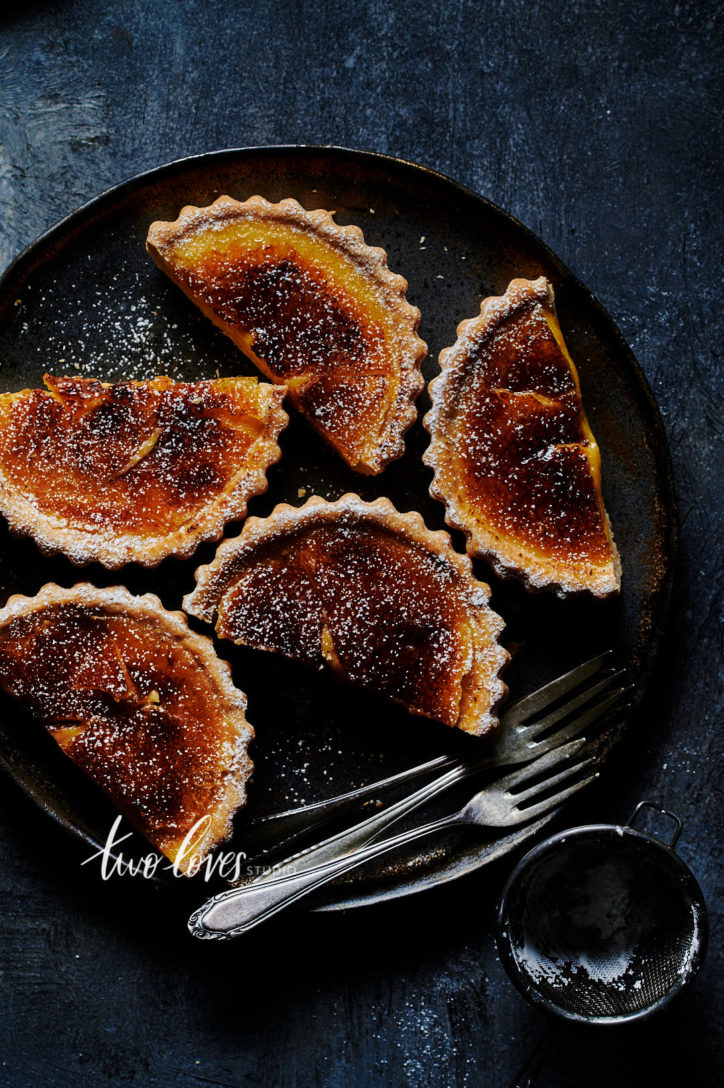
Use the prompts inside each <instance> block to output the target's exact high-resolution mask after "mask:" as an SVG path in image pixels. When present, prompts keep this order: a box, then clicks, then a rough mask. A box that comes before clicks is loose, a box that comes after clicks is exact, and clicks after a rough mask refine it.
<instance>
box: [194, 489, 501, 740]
mask: <svg viewBox="0 0 724 1088" xmlns="http://www.w3.org/2000/svg"><path fill="white" fill-rule="evenodd" d="M489 597H490V590H489V588H488V586H486V585H485V584H484V583H483V582H479V581H477V580H476V579H475V578H474V577H473V573H472V566H471V563H470V560H469V559H468V558H467V556H464V555H460V554H459V553H458V552H456V551H455V550H454V549H453V547H452V544H451V541H450V538H449V536H448V534H447V533H445V532H442V531H441V532H431V531H430V530H429V529H427V527H426V526H425V524H424V522H423V520H422V518H421V517H420V515H419V514H417V513H407V514H402V513H400V512H399V511H398V510H396V509H395V507H394V506H393V505H392V503H391V502H390V501H389V500H388V499H378V500H377V501H376V502H372V503H367V502H363V501H362V499H361V498H360V497H359V496H358V495H354V494H348V495H344V496H343V497H342V498H341V499H339V500H338V501H337V502H332V503H330V502H326V501H325V500H323V499H321V498H318V497H313V498H311V499H309V501H308V502H306V503H305V504H304V505H303V506H302V507H299V508H295V507H291V506H287V505H281V506H277V507H276V508H275V509H274V511H273V512H272V513H271V514H270V516H269V517H268V518H263V519H262V518H249V520H248V521H247V522H246V524H245V525H244V527H243V529H242V532H241V535H240V536H238V537H236V538H235V539H233V540H225V541H223V542H222V543H221V544H220V546H219V548H218V550H217V553H216V557H215V559H214V560H213V562H212V563H211V564H209V565H208V566H204V567H200V568H199V569H198V570H197V572H196V588H195V590H194V591H193V592H192V593H191V594H189V595H188V596H187V597H186V598H185V599H184V608H185V609H186V610H187V611H188V612H190V613H191V614H192V615H194V616H197V617H198V618H199V619H203V620H206V621H207V622H209V623H212V622H214V620H215V621H216V630H217V633H218V634H219V635H220V636H221V637H223V638H229V639H232V640H233V641H234V642H236V643H242V644H244V645H248V646H253V647H255V648H257V649H265V650H272V651H276V652H278V653H282V654H285V655H286V656H288V657H293V658H296V659H299V660H303V661H306V662H308V663H309V664H311V665H314V666H316V667H321V666H326V667H328V668H330V669H331V670H332V671H333V672H334V673H336V674H337V675H338V676H340V677H343V678H345V679H347V680H350V681H352V682H353V683H358V684H360V685H362V686H365V687H369V688H372V689H374V690H376V691H378V692H380V693H382V694H384V695H387V696H388V697H390V698H392V699H395V700H396V701H397V702H400V703H402V704H403V705H404V706H405V707H407V709H408V710H410V711H412V712H413V713H416V714H422V715H424V716H426V717H430V718H434V719H437V720H439V721H443V722H445V723H446V724H448V725H450V726H457V727H458V728H460V729H462V730H464V731H465V732H468V733H473V734H476V735H480V734H482V733H486V732H488V731H489V730H491V729H493V728H494V727H495V726H496V725H497V715H496V707H497V705H498V704H499V703H500V702H501V701H502V699H503V698H504V696H505V693H506V687H505V684H504V683H503V681H502V680H501V678H500V673H501V670H502V669H503V668H504V666H505V665H506V663H507V661H508V654H507V652H506V651H505V650H504V649H503V647H502V646H500V644H499V643H498V636H499V635H500V632H501V631H502V628H503V621H502V620H501V618H500V617H499V616H498V615H497V614H496V613H495V612H493V610H492V609H491V608H490V606H489V603H488V602H489Z"/></svg>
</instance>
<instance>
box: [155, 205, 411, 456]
mask: <svg viewBox="0 0 724 1088" xmlns="http://www.w3.org/2000/svg"><path fill="white" fill-rule="evenodd" d="M248 212H249V213H252V214H253V215H256V216H258V217H260V218H261V217H264V218H270V219H276V220H279V221H287V222H290V223H292V224H295V225H296V226H303V227H306V228H307V229H308V230H309V231H311V232H313V233H315V234H317V235H319V236H320V237H321V238H322V239H323V240H324V241H326V242H328V243H329V244H330V245H331V246H332V247H333V248H335V249H337V250H339V251H340V252H341V253H343V254H344V255H345V256H347V257H350V258H352V259H353V260H354V262H355V263H356V264H357V265H358V266H359V267H360V268H361V269H362V270H363V272H365V273H366V274H367V276H368V277H370V278H371V279H372V280H374V281H375V282H376V283H377V284H378V285H379V286H380V287H381V289H382V291H383V293H384V295H385V300H386V302H387V304H388V305H389V306H390V308H391V309H392V310H393V311H394V312H395V313H396V315H397V316H398V317H399V323H398V333H399V335H400V337H401V338H402V339H403V347H402V348H401V350H400V351H399V352H398V353H397V358H398V362H399V367H400V368H399V375H400V385H399V388H398V391H397V397H396V398H395V401H394V402H393V404H392V405H390V407H389V409H388V411H387V413H386V415H385V418H384V419H383V421H382V423H381V424H380V427H379V430H378V434H377V437H376V440H375V441H374V442H370V443H369V444H368V448H366V449H365V451H363V455H362V457H361V459H360V460H359V461H357V462H356V463H352V462H351V461H349V459H348V458H347V457H346V456H345V454H344V453H343V451H342V450H341V449H340V448H339V446H337V445H336V443H334V441H333V440H332V439H331V438H330V436H329V435H327V434H326V433H325V432H324V431H322V430H321V428H319V427H316V425H315V421H314V420H313V419H310V420H309V422H310V424H311V425H312V426H315V429H317V430H318V431H319V433H320V434H322V437H324V439H325V441H327V442H329V444H330V445H331V446H333V448H335V449H336V450H337V452H338V453H339V454H340V456H341V457H343V458H344V459H345V461H347V463H348V464H349V465H350V467H351V468H352V469H353V470H354V471H355V472H359V473H360V474H362V475H377V474H379V473H380V472H382V471H383V470H384V469H385V468H386V467H387V465H388V464H390V463H391V462H392V461H395V460H397V459H398V458H399V457H402V455H403V454H404V452H405V435H406V434H407V431H408V430H409V429H410V427H411V426H412V424H413V423H414V422H415V420H416V419H417V408H416V407H415V401H416V400H417V397H418V396H419V394H420V393H421V392H422V390H423V388H424V386H425V380H424V378H423V376H422V373H421V370H420V366H421V363H422V361H423V359H424V358H425V357H426V355H427V344H426V343H425V341H424V340H422V339H420V337H419V336H418V335H417V329H418V326H419V324H420V311H419V309H418V308H417V307H416V306H413V305H412V303H410V302H408V300H407V298H406V292H407V288H408V286H409V284H408V282H407V280H406V279H405V278H404V276H401V275H399V274H398V273H396V272H392V271H391V270H390V268H389V267H388V264H387V253H386V252H385V250H384V249H382V248H380V247H379V246H370V245H367V243H366V242H365V240H364V234H363V233H362V230H361V229H360V227H358V226H356V225H354V224H350V225H348V226H341V225H340V224H338V223H336V222H335V221H334V219H333V218H332V215H331V214H330V212H328V211H325V210H324V209H322V208H317V209H315V210H314V211H307V210H306V209H305V208H303V207H302V205H301V204H300V203H299V202H298V201H297V200H295V199H294V198H292V197H286V198H285V199H283V200H280V201H279V202H278V203H277V204H272V203H270V202H269V201H268V200H266V199H265V198H264V197H262V196H258V195H255V196H251V197H249V198H248V199H247V200H245V201H239V200H235V199H234V198H233V197H230V196H226V195H224V196H220V197H218V198H217V199H216V200H215V201H214V202H213V203H212V204H209V205H207V206H206V207H202V208H199V207H196V206H195V205H192V204H188V205H186V206H185V207H183V208H182V209H181V211H180V212H179V215H178V217H177V218H176V219H175V220H168V221H167V220H156V221H155V222H153V223H151V225H150V227H149V230H148V236H147V238H146V249H147V250H148V252H149V253H150V255H151V256H152V257H153V259H154V261H155V262H156V264H157V265H158V266H159V268H160V269H161V270H162V271H163V272H165V274H166V275H167V276H168V277H169V278H170V279H171V280H172V281H173V282H174V283H175V284H176V286H177V287H179V288H180V289H181V290H182V291H183V292H184V294H185V295H186V297H187V298H189V299H190V300H191V302H193V303H194V305H195V306H197V307H198V308H199V309H200V310H201V312H202V313H203V314H204V315H205V316H206V317H207V318H208V319H209V320H210V321H211V322H213V324H214V325H216V327H217V328H219V329H220V330H221V331H222V332H223V333H224V334H225V335H226V336H228V337H229V338H230V339H231V340H232V341H233V343H234V344H235V345H236V346H237V347H238V348H239V350H240V351H242V352H243V353H244V354H245V355H246V356H247V357H248V358H249V359H251V360H252V362H253V363H254V364H255V365H256V366H257V367H258V368H259V369H260V370H261V372H262V373H263V374H264V375H265V376H266V377H268V378H269V379H270V380H271V381H273V382H275V383H278V382H279V381H280V379H279V378H278V376H275V375H274V374H273V373H272V372H271V370H269V368H268V367H267V366H266V364H265V362H264V360H263V359H260V358H259V356H257V355H256V353H255V352H254V350H253V347H252V345H251V338H250V337H249V335H248V334H246V333H242V332H240V331H239V330H235V329H234V327H233V326H232V325H230V324H228V323H227V322H225V321H224V320H223V319H222V318H220V317H218V316H217V315H216V314H215V313H214V312H213V310H212V309H211V307H210V306H208V305H207V304H206V303H205V302H203V301H202V300H200V299H198V298H196V297H195V296H194V294H193V292H192V291H190V290H189V289H188V287H187V285H186V284H185V283H184V281H183V279H182V278H181V277H179V276H178V275H177V274H176V272H175V270H174V267H173V265H172V264H171V263H170V262H167V261H166V258H165V256H164V249H165V248H167V247H168V246H170V245H173V243H174V242H176V241H178V240H180V239H181V238H183V237H184V235H185V234H186V233H188V232H189V231H194V230H198V229H200V228H201V227H203V226H205V225H207V224H210V223H214V222H216V221H218V220H219V219H222V218H229V219H232V218H236V217H239V216H240V215H245V214H246V213H248ZM403 334H404V337H403ZM289 399H290V400H291V401H292V403H293V404H294V405H295V407H296V408H297V409H298V410H299V411H300V412H302V414H303V415H304V416H305V418H309V417H308V416H307V414H306V412H304V410H303V409H302V408H301V407H300V404H299V400H298V397H297V394H296V393H295V391H294V389H293V388H292V389H290V390H289ZM385 431H387V432H388V433H387V434H385V433H384V432H385Z"/></svg>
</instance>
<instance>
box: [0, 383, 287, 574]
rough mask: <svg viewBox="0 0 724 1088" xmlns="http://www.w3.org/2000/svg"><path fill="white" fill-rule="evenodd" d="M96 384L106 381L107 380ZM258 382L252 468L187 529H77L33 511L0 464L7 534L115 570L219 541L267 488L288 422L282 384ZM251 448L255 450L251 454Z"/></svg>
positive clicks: (0, 503) (0, 507)
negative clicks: (260, 403)
mask: <svg viewBox="0 0 724 1088" xmlns="http://www.w3.org/2000/svg"><path fill="white" fill-rule="evenodd" d="M155 380H157V379H149V380H148V382H131V383H127V384H133V385H144V384H149V383H150V382H151V381H155ZM210 380H213V379H210ZM101 384H102V385H104V386H108V385H109V384H111V383H108V382H102V383H101ZM259 385H260V387H261V388H264V389H265V390H267V391H268V392H267V395H268V396H269V404H268V410H267V413H266V415H265V418H264V423H265V427H264V429H263V431H261V432H260V433H259V435H258V436H257V437H256V438H255V439H254V442H253V444H252V446H251V448H250V455H249V461H250V463H251V464H254V465H255V466H256V467H255V468H254V469H253V471H251V472H250V471H249V470H248V468H243V469H240V470H239V472H238V473H237V474H236V475H235V476H234V478H233V480H232V482H231V483H230V484H229V485H227V487H226V488H225V489H224V491H223V492H222V493H221V494H218V495H215V496H214V499H213V500H212V501H211V502H210V503H207V504H206V506H204V507H202V508H201V510H200V511H199V512H198V514H197V515H195V516H194V522H195V523H196V524H195V527H194V529H193V530H191V531H189V529H188V527H187V526H181V528H179V529H176V530H175V531H174V532H172V533H157V534H155V535H148V536H145V535H143V534H141V533H138V532H135V533H134V532H122V531H121V532H114V533H113V534H111V533H104V532H102V531H101V533H99V531H98V529H97V528H93V529H81V528H77V527H74V526H72V525H69V524H68V522H67V520H66V519H64V518H60V517H56V516H53V515H52V514H48V513H45V512H44V511H40V510H38V509H37V507H36V506H35V505H34V504H33V502H32V501H31V500H30V499H28V498H26V497H25V495H23V494H22V493H21V492H20V491H19V490H18V489H17V488H16V487H15V486H14V485H12V484H8V483H7V482H6V481H5V479H4V474H3V472H2V468H0V514H2V516H3V517H4V518H5V520H6V521H7V523H8V528H9V529H10V532H11V533H12V534H13V536H16V537H31V538H32V539H33V540H34V541H35V543H36V544H37V546H38V549H39V551H40V552H41V553H42V554H43V555H57V554H59V553H60V554H62V555H64V556H65V557H66V558H67V559H69V560H70V562H71V563H73V565H74V566H77V567H83V566H86V565H87V564H88V563H94V562H98V563H101V564H102V566H104V567H106V569H108V570H113V571H115V570H119V569H120V568H121V567H124V566H126V565H127V564H129V563H138V564H139V566H142V567H157V566H158V565H159V563H161V562H162V561H163V560H164V559H166V558H168V557H169V556H173V557H174V558H177V559H187V558H189V556H191V555H193V553H194V552H195V551H196V549H197V548H198V546H199V545H200V544H202V543H204V542H205V541H217V540H220V539H221V537H222V536H223V535H224V530H225V527H226V524H227V522H230V521H239V520H241V519H242V518H243V517H244V516H245V515H246V511H247V508H248V504H249V501H250V500H251V499H252V498H254V497H255V496H257V495H262V494H264V492H265V491H266V490H267V489H268V487H269V481H268V479H267V472H268V470H269V469H270V468H271V467H272V465H275V464H276V463H277V462H278V461H279V460H280V459H281V455H282V452H281V449H280V447H279V443H278V441H277V439H278V438H279V435H280V434H281V432H282V431H283V430H284V428H285V427H286V425H287V423H288V422H289V416H288V415H287V413H286V412H285V411H284V409H283V407H282V401H283V400H284V396H285V394H286V387H285V386H282V385H271V384H270V383H267V382H260V383H259ZM19 392H21V393H22V392H27V390H20V391H19ZM31 392H35V390H31ZM8 395H9V396H15V395H18V394H8ZM251 450H254V451H255V452H254V455H253V457H252V456H251ZM242 485H243V486H242Z"/></svg>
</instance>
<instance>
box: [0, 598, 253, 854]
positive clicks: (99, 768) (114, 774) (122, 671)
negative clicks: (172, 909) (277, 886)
mask: <svg viewBox="0 0 724 1088" xmlns="http://www.w3.org/2000/svg"><path fill="white" fill-rule="evenodd" d="M0 684H1V685H2V687H3V688H4V689H5V690H6V691H8V692H9V693H10V694H11V695H13V696H15V697H16V698H17V699H19V700H20V701H21V702H22V704H23V705H24V707H26V708H27V709H28V710H29V711H30V713H31V714H33V715H34V716H35V717H37V718H38V719H40V721H41V722H42V723H43V724H44V725H45V727H46V728H47V729H48V731H49V732H50V733H51V735H52V736H53V737H54V738H55V740H56V741H57V742H58V744H59V745H60V747H61V748H62V749H63V751H64V752H65V753H66V755H68V756H70V758H71V759H72V760H73V761H74V762H75V763H77V764H78V766H79V767H81V768H82V769H83V770H84V771H85V772H86V773H87V774H88V775H90V777H91V778H92V779H93V780H94V781H95V782H97V783H98V784H99V785H100V786H101V787H102V788H103V789H104V790H105V791H106V792H107V793H108V794H109V795H110V796H111V798H112V799H113V801H114V802H115V803H116V804H117V805H118V806H119V808H120V809H121V810H122V811H123V812H124V813H125V814H126V815H127V816H128V818H129V819H130V820H131V821H132V822H133V823H134V824H135V825H136V826H137V827H138V828H139V829H140V830H141V831H142V832H143V833H144V834H145V835H146V836H147V837H148V838H149V839H150V841H151V842H152V843H153V844H154V845H155V846H156V847H157V848H158V849H159V850H160V851H161V852H162V853H163V854H165V855H166V856H167V857H169V858H170V859H171V860H173V859H174V858H175V857H176V856H177V852H178V849H179V846H180V845H181V842H182V840H183V838H184V836H185V835H186V834H187V832H189V831H190V830H191V828H192V827H193V826H194V824H196V822H197V821H199V820H201V819H202V818H203V817H206V816H208V817H210V818H211V820H210V825H209V827H208V828H207V830H206V833H205V835H203V836H202V838H201V839H200V841H199V843H198V844H196V845H195V846H194V850H195V851H196V852H197V853H198V854H200V855H202V854H205V853H206V852H208V850H209V849H210V848H211V847H213V846H214V845H215V843H216V842H218V841H219V840H220V839H222V838H224V837H226V835H227V834H228V832H229V830H230V820H231V816H232V815H233V813H234V811H235V810H236V809H237V808H239V806H241V805H242V804H243V803H244V800H245V783H246V780H247V779H248V777H249V775H250V774H251V770H252V765H251V762H250V761H249V758H248V756H247V747H248V744H249V741H250V740H251V738H252V736H253V730H252V729H251V726H250V725H249V724H248V722H247V721H246V717H245V714H244V710H245V707H246V698H245V696H244V694H243V693H242V692H241V691H239V690H238V689H237V688H235V687H234V685H233V684H232V682H231V676H230V672H229V667H228V665H226V664H225V663H224V662H222V661H220V660H219V659H218V658H217V657H216V655H215V653H214V651H213V647H212V645H211V643H210V642H209V640H208V639H205V638H202V637H200V636H198V635H195V634H192V633H191V632H190V631H189V629H188V626H187V625H186V622H185V620H184V618H183V616H182V615H181V613H178V612H167V611H166V610H165V609H164V608H163V606H162V604H161V602H160V601H159V600H158V598H157V597H153V596H151V595H147V596H145V597H132V596H131V594H130V593H128V591H127V590H125V589H122V588H112V589H103V590H101V589H96V588H95V587H93V586H90V585H77V586H75V587H74V588H73V589H69V590H68V589H59V587H58V586H45V587H44V588H43V590H41V592H40V593H39V594H38V595H37V597H34V598H27V597H12V598H11V599H10V601H9V603H8V605H7V607H6V608H5V609H2V610H0ZM189 860H190V859H188V858H184V859H179V862H178V864H179V868H181V869H182V870H184V871H185V869H186V865H187V864H188V861H189Z"/></svg>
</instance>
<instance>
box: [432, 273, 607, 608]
mask: <svg viewBox="0 0 724 1088" xmlns="http://www.w3.org/2000/svg"><path fill="white" fill-rule="evenodd" d="M440 366H441V374H440V376H439V377H438V378H436V379H435V380H434V381H433V382H432V383H431V386H430V394H431V399H432V409H431V411H430V412H429V413H428V415H427V416H426V418H425V426H426V428H427V430H428V431H429V432H430V436H431V439H432V441H431V444H430V447H429V449H428V451H427V452H426V454H425V458H424V459H425V462H426V464H428V465H430V466H431V467H432V468H433V469H434V471H435V478H434V481H433V484H432V486H431V493H432V494H433V495H434V496H435V497H436V498H439V499H441V500H442V501H443V502H444V503H445V506H446V509H447V520H448V523H449V524H450V525H452V526H454V527H455V528H460V529H462V530H463V531H464V532H465V534H466V536H467V540H468V551H469V552H470V554H472V555H476V556H483V557H485V558H487V559H489V560H490V562H491V563H492V565H493V567H494V568H495V569H496V571H497V572H498V573H499V574H503V575H505V574H514V575H518V576H520V577H522V578H524V580H525V581H526V582H527V584H528V585H529V586H530V587H531V588H535V589H541V588H554V589H556V590H557V591H558V592H559V593H560V594H562V595H566V594H569V593H573V592H578V591H581V590H588V591H590V592H591V593H593V594H595V595H597V596H606V595H608V594H611V593H615V592H617V590H618V588H619V581H620V572H619V561H618V554H617V551H616V548H615V545H614V543H613V537H612V533H611V529H610V525H609V521H608V517H607V514H606V511H605V508H604V505H603V497H602V492H601V457H600V453H599V448H598V445H597V443H596V440H595V438H594V436H593V433H592V431H591V428H590V425H589V423H588V420H587V418H586V414H585V411H584V408H583V402H582V399H581V390H580V384H579V379H578V374H577V371H576V367H575V365H574V363H573V360H572V359H571V357H570V355H569V353H568V350H567V348H566V345H565V342H564V340H563V335H562V332H561V329H560V325H559V323H558V319H557V317H556V314H555V309H554V304H553V292H552V288H551V287H550V284H548V282H547V281H546V280H545V279H544V278H542V277H541V278H540V279H538V280H535V281H529V280H513V281H512V283H511V284H510V286H509V287H508V290H507V291H506V293H505V294H504V295H502V296H501V297H494V298H488V299H485V300H484V301H483V303H482V305H481V313H480V317H478V318H475V319H473V320H471V321H465V322H463V323H462V324H461V325H460V327H459V329H458V340H457V342H456V344H455V345H454V346H453V347H452V348H448V349H447V350H445V351H443V352H442V353H441V356H440Z"/></svg>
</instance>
